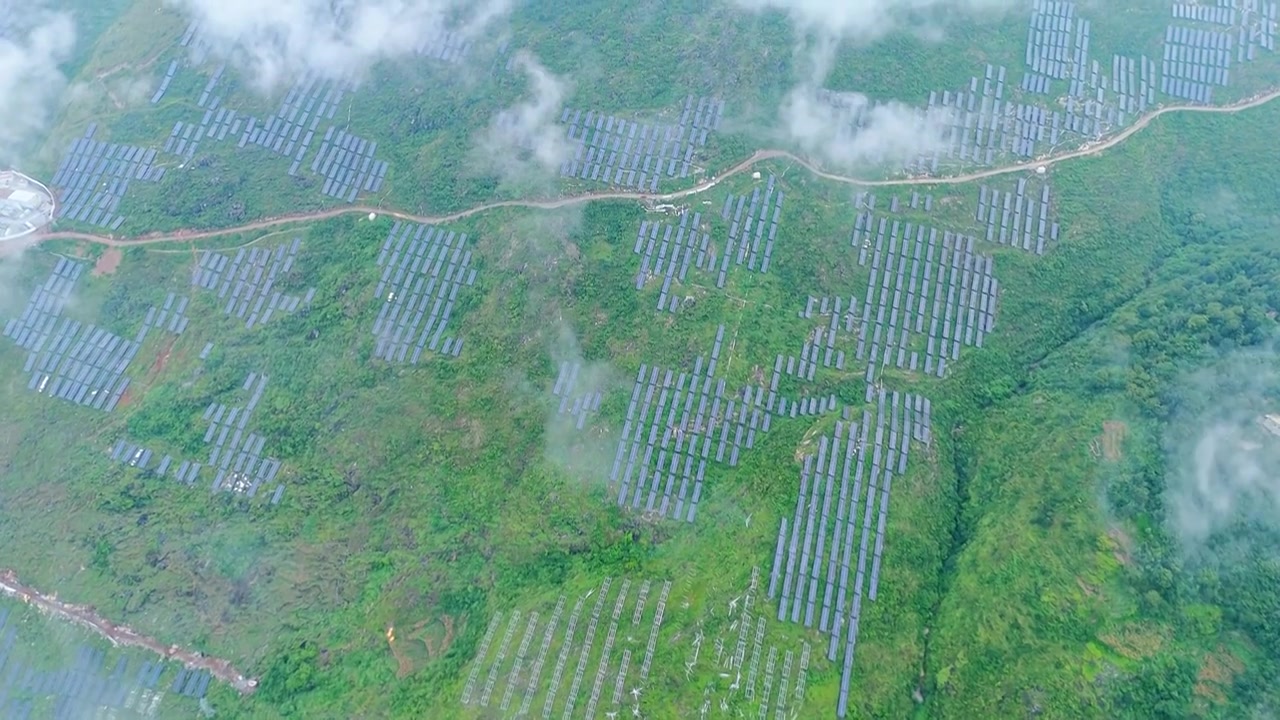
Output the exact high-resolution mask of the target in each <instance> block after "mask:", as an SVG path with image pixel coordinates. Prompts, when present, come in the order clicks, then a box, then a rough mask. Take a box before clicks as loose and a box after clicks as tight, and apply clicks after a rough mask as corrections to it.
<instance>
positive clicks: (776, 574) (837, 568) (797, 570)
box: [768, 389, 932, 717]
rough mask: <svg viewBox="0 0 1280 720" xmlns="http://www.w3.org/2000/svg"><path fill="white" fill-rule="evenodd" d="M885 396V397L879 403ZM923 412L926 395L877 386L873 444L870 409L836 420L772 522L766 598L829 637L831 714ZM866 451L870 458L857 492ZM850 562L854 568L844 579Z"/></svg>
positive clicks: (924, 420) (925, 421) (925, 420)
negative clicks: (783, 512)
mask: <svg viewBox="0 0 1280 720" xmlns="http://www.w3.org/2000/svg"><path fill="white" fill-rule="evenodd" d="M888 398H891V401H890V402H886V401H887V399H888ZM886 404H887V405H888V408H887V409H888V412H886ZM930 413H931V407H930V403H929V401H928V400H927V399H925V398H922V397H920V396H918V395H910V394H907V395H902V394H900V393H898V392H897V391H895V392H893V393H892V395H891V396H890V395H889V394H888V393H886V391H884V390H883V389H882V390H880V391H879V393H878V399H877V407H876V412H875V435H874V445H869V444H868V440H869V439H872V436H871V422H872V413H871V411H863V413H862V422H861V423H849V424H845V423H843V422H840V421H837V422H836V426H835V431H834V432H833V433H832V435H830V436H826V435H823V436H822V437H821V438H819V441H818V453H817V456H816V462H815V456H813V455H809V456H807V457H805V459H804V463H803V466H802V469H801V472H800V487H799V492H798V493H797V496H796V506H795V511H794V514H793V516H792V518H791V521H790V523H788V522H787V519H786V518H785V517H784V518H783V519H782V522H781V524H780V527H779V528H778V538H777V541H776V543H775V546H774V553H773V569H772V571H771V573H770V576H769V591H768V597H769V598H770V599H774V598H777V600H778V616H777V617H778V620H779V621H780V622H788V621H789V622H793V623H803V624H804V626H805V627H806V628H812V627H813V626H814V623H815V621H816V622H817V626H818V631H819V632H821V633H823V634H826V635H828V636H829V640H828V644H827V659H828V660H830V661H832V662H836V661H838V660H839V661H841V662H842V673H841V680H840V697H839V700H838V704H837V715H838V716H839V717H845V716H846V715H847V714H848V704H849V681H850V678H851V674H852V670H853V660H854V651H855V649H856V646H857V642H858V621H859V619H860V616H861V613H862V599H863V597H864V595H863V591H864V589H865V590H866V595H865V597H866V598H867V599H868V600H870V601H871V602H875V600H876V594H877V591H878V588H879V584H880V567H881V558H882V556H883V552H884V531H885V525H886V521H887V519H888V514H889V493H890V490H891V488H892V484H893V476H894V475H895V474H897V475H902V474H904V473H906V471H907V460H908V457H909V451H910V448H911V444H912V442H911V441H912V440H915V441H916V442H919V443H922V444H928V443H930V441H931V433H932V430H931V422H932V421H931V417H930ZM886 424H887V428H886ZM886 429H887V432H886ZM886 441H887V443H886ZM868 450H869V451H870V452H868ZM868 455H870V461H871V462H870V470H869V477H868V479H867V484H866V490H865V493H864V491H863V476H864V475H866V474H867V473H868V470H867V460H868ZM850 475H852V476H853V487H852V490H851V489H850V487H849V477H850ZM837 477H838V478H839V482H838V487H839V494H838V495H837V494H836V488H837V480H836V479H837ZM860 510H861V515H862V523H861V525H862V530H861V532H860V533H859V532H858V516H859V511H860ZM873 519H874V520H875V526H874V530H873V527H872V520H873ZM802 530H803V532H802ZM855 536H856V538H857V540H858V547H857V562H856V564H855V563H854V541H855ZM802 538H803V540H802ZM873 538H874V541H873ZM824 561H825V565H824ZM824 567H825V572H824ZM850 568H853V569H854V582H853V587H852V588H850V587H849V574H850ZM842 640H843V647H842V646H841V642H842ZM841 650H843V653H841V652H840V651H841Z"/></svg>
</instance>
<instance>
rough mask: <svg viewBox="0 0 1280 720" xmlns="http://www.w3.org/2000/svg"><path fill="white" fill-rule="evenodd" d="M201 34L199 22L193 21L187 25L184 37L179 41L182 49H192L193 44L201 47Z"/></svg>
mask: <svg viewBox="0 0 1280 720" xmlns="http://www.w3.org/2000/svg"><path fill="white" fill-rule="evenodd" d="M199 32H200V22H199V21H198V20H193V21H191V23H190V24H189V25H187V29H186V30H185V31H183V33H182V37H181V38H180V39H179V40H178V44H179V45H181V46H182V47H191V43H192V42H195V44H196V45H197V46H199V45H200V44H201V43H200V38H199Z"/></svg>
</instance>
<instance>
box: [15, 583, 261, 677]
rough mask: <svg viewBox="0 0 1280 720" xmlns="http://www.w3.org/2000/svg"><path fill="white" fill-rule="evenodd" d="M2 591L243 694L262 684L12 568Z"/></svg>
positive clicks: (41, 609)
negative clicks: (44, 589) (29, 582)
mask: <svg viewBox="0 0 1280 720" xmlns="http://www.w3.org/2000/svg"><path fill="white" fill-rule="evenodd" d="M0 593H3V594H5V595H8V596H9V597H12V598H15V599H18V600H21V601H23V602H25V603H27V604H28V605H33V606H35V607H36V608H37V609H39V610H40V611H41V612H44V613H47V614H49V615H52V616H54V617H56V618H59V619H61V620H66V621H68V622H71V623H74V624H76V625H80V626H81V627H84V628H87V629H88V630H91V631H92V632H95V633H97V634H98V635H101V636H102V637H104V638H106V639H107V640H109V641H111V644H112V645H125V646H128V647H137V648H142V649H144V650H150V651H151V652H153V653H155V654H157V655H159V656H160V657H162V658H164V659H166V660H175V661H177V662H180V663H182V664H183V665H185V666H186V667H187V668H190V669H195V670H207V671H208V672H209V673H210V674H211V675H213V676H214V677H215V678H217V679H219V680H221V681H222V682H224V683H227V684H228V685H230V686H231V687H233V688H235V689H236V690H238V691H239V692H240V693H241V694H243V695H247V694H249V693H251V692H253V691H254V689H255V688H256V687H257V686H258V681H257V680H256V679H253V678H246V677H245V676H244V675H241V674H240V673H239V672H238V671H236V669H235V668H234V667H232V666H231V663H230V662H228V661H226V660H219V659H218V658H211V657H205V656H204V655H202V654H200V653H199V652H196V651H194V650H186V649H184V648H180V647H178V646H177V645H165V644H164V643H162V642H160V641H159V640H156V639H155V638H149V637H146V636H145V635H139V634H138V633H137V632H135V631H134V630H132V629H131V628H127V627H125V626H123V625H116V624H114V623H112V622H111V621H110V620H107V619H105V618H103V617H102V616H101V615H99V614H98V613H97V611H95V610H94V609H93V608H91V607H86V606H84V605H72V604H70V603H66V602H63V601H61V600H59V599H58V598H57V596H56V595H45V594H43V593H41V592H40V591H39V590H36V589H34V588H31V587H28V586H26V585H23V584H22V582H21V581H19V580H18V576H17V575H16V574H15V573H14V572H13V571H12V570H0Z"/></svg>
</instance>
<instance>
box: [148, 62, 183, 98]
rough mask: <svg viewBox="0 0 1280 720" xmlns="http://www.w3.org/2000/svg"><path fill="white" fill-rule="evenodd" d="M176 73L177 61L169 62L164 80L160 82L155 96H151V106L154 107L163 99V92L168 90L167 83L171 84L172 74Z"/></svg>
mask: <svg viewBox="0 0 1280 720" xmlns="http://www.w3.org/2000/svg"><path fill="white" fill-rule="evenodd" d="M177 71H178V61H177V60H170V61H169V69H168V71H166V72H165V74H164V79H162V80H161V81H160V87H158V88H156V94H155V95H152V96H151V104H152V105H155V104H156V103H158V102H160V98H163V97H164V92H165V91H166V90H168V89H169V83H171V82H173V74H174V73H175V72H177Z"/></svg>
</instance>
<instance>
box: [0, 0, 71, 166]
mask: <svg viewBox="0 0 1280 720" xmlns="http://www.w3.org/2000/svg"><path fill="white" fill-rule="evenodd" d="M0 12H6V14H8V13H7V11H6V10H5V7H4V6H2V5H0ZM4 22H5V23H6V24H5V25H4V26H0V108H4V121H3V122H0V162H5V161H8V162H15V161H16V160H17V159H18V157H19V155H20V153H21V152H22V150H23V148H24V146H26V144H27V143H29V142H30V141H31V140H32V138H33V137H35V136H36V135H37V134H38V133H39V132H40V131H42V130H44V129H45V126H46V125H47V123H48V122H49V115H50V112H51V111H52V110H53V107H54V104H55V103H56V102H57V100H58V97H59V95H60V94H61V92H62V90H63V88H64V87H66V78H64V77H63V75H62V71H61V70H60V69H59V68H58V65H59V63H61V62H63V61H64V60H66V59H67V58H68V57H69V56H70V54H71V50H72V48H73V47H74V46H75V39H76V33H75V25H74V24H73V23H72V21H71V16H70V15H69V14H67V13H65V12H50V11H46V10H44V9H42V8H39V7H32V6H25V7H23V8H22V9H21V11H18V10H16V9H14V14H11V15H10V16H9V17H6V18H5V19H4Z"/></svg>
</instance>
